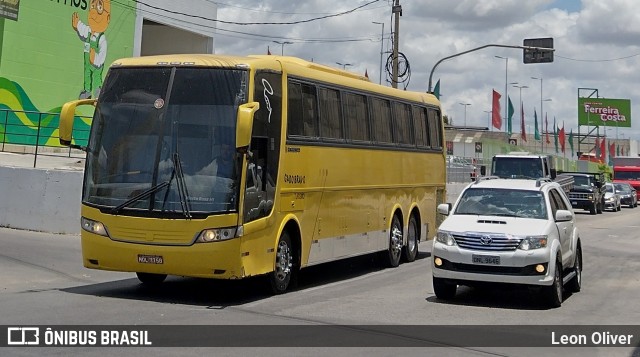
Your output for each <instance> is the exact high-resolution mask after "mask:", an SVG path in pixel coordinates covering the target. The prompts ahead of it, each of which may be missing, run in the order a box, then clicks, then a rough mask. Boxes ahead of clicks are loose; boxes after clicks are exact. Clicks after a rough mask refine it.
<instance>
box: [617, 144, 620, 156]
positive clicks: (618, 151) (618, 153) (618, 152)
mask: <svg viewBox="0 0 640 357" xmlns="http://www.w3.org/2000/svg"><path fill="white" fill-rule="evenodd" d="M616 156H620V145H617V146H616Z"/></svg>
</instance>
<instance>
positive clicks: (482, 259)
mask: <svg viewBox="0 0 640 357" xmlns="http://www.w3.org/2000/svg"><path fill="white" fill-rule="evenodd" d="M471 259H472V261H473V263H474V264H491V265H500V257H499V256H497V255H475V254H474V255H472V256H471Z"/></svg>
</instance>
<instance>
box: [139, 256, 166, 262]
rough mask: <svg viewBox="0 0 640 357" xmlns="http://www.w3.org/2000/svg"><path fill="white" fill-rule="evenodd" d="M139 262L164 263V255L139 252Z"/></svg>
mask: <svg viewBox="0 0 640 357" xmlns="http://www.w3.org/2000/svg"><path fill="white" fill-rule="evenodd" d="M138 263H143V264H164V259H163V258H162V255H146V254H138Z"/></svg>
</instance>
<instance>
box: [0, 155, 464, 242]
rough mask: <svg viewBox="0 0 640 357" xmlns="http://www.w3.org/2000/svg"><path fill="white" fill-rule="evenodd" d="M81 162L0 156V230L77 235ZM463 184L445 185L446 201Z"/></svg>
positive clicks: (30, 156)
mask: <svg viewBox="0 0 640 357" xmlns="http://www.w3.org/2000/svg"><path fill="white" fill-rule="evenodd" d="M82 161H83V160H82ZM82 161H78V160H77V159H69V158H66V159H65V158H61V159H58V158H52V157H46V158H43V159H42V160H41V161H39V165H43V166H45V167H47V168H33V167H29V166H32V165H33V155H17V154H7V153H0V227H11V228H17V229H25V230H32V231H42V232H50V233H63V234H79V233H80V201H81V197H82V176H83V170H82V167H83V166H82V165H83V162H82ZM6 165H12V166H6ZM18 165H21V166H22V167H18ZM467 184H468V183H448V184H447V198H446V200H447V202H451V203H453V202H455V200H456V199H457V198H458V196H459V195H460V192H462V189H463V188H464V187H465V186H466V185H467Z"/></svg>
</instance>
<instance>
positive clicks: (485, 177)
mask: <svg viewBox="0 0 640 357" xmlns="http://www.w3.org/2000/svg"><path fill="white" fill-rule="evenodd" d="M498 179H500V176H480V177H476V180H475V182H474V183H473V184H474V185H476V184H478V182H480V181H486V180H498Z"/></svg>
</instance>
